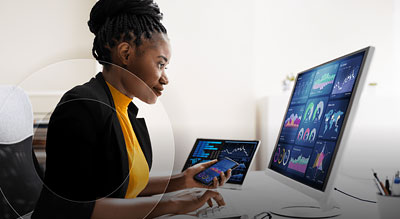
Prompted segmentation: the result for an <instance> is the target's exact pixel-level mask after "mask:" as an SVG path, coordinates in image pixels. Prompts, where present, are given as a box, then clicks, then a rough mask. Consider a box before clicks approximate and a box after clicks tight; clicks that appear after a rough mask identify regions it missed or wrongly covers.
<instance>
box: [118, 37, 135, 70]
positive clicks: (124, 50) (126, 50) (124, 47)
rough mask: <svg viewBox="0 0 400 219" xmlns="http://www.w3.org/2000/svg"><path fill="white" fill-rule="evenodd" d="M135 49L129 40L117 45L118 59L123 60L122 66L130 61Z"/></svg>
mask: <svg viewBox="0 0 400 219" xmlns="http://www.w3.org/2000/svg"><path fill="white" fill-rule="evenodd" d="M133 51H134V49H133V48H132V46H131V45H130V44H129V43H127V42H122V43H120V44H119V45H118V47H117V54H118V59H119V61H120V62H121V64H122V66H127V65H128V63H129V58H131V57H130V56H131V55H132V52H133Z"/></svg>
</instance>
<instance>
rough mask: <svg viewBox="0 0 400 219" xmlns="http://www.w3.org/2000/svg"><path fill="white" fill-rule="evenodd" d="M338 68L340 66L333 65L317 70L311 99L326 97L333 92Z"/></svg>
mask: <svg viewBox="0 0 400 219" xmlns="http://www.w3.org/2000/svg"><path fill="white" fill-rule="evenodd" d="M338 66H339V65H338V64H332V65H328V66H326V67H321V69H319V70H317V73H316V74H315V78H314V83H313V85H312V89H311V93H310V97H314V96H320V95H326V94H329V93H330V92H331V89H332V86H333V82H334V80H335V77H336V72H337V69H338Z"/></svg>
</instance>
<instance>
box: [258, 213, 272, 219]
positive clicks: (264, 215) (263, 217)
mask: <svg viewBox="0 0 400 219" xmlns="http://www.w3.org/2000/svg"><path fill="white" fill-rule="evenodd" d="M260 217H261V218H260ZM267 217H268V219H271V218H272V215H271V214H270V213H268V212H266V211H264V212H261V213H259V214H257V215H255V216H254V219H258V218H260V219H265V218H267Z"/></svg>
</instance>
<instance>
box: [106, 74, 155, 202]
mask: <svg viewBox="0 0 400 219" xmlns="http://www.w3.org/2000/svg"><path fill="white" fill-rule="evenodd" d="M106 83H107V85H108V87H109V89H110V91H111V95H112V97H113V99H114V105H115V109H116V111H117V116H118V120H119V124H120V125H121V128H122V132H123V134H124V139H125V144H126V150H127V152H128V160H129V167H130V170H129V185H128V190H127V191H126V194H125V198H136V196H137V195H138V194H139V193H140V192H141V191H142V190H143V189H144V188H145V187H146V185H147V183H148V181H149V166H148V164H147V161H146V158H145V157H144V154H143V151H142V149H141V148H140V145H139V142H138V140H137V138H136V135H135V132H134V131H133V128H132V125H131V122H130V120H129V117H128V105H129V103H130V102H131V101H132V99H131V98H129V97H127V96H125V95H124V94H123V93H121V92H120V91H119V90H117V89H116V88H114V87H113V86H112V85H111V84H109V83H108V82H106Z"/></svg>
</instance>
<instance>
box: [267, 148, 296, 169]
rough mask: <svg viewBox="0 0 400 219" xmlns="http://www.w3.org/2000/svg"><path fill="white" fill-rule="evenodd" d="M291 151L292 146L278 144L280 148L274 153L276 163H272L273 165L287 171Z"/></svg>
mask: <svg viewBox="0 0 400 219" xmlns="http://www.w3.org/2000/svg"><path fill="white" fill-rule="evenodd" d="M291 151H292V146H290V145H284V144H278V147H277V148H276V150H275V153H274V162H273V163H272V165H274V166H276V167H279V168H282V169H286V167H287V165H288V163H289V159H290V153H291Z"/></svg>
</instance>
